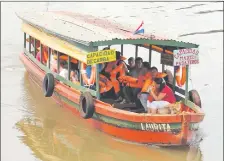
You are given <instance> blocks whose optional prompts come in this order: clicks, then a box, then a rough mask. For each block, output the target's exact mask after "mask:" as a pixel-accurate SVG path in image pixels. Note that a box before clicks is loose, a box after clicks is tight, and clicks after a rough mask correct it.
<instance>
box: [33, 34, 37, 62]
mask: <svg viewBox="0 0 225 161" xmlns="http://www.w3.org/2000/svg"><path fill="white" fill-rule="evenodd" d="M36 53H37V48H36V39H35V38H34V57H35V58H36Z"/></svg>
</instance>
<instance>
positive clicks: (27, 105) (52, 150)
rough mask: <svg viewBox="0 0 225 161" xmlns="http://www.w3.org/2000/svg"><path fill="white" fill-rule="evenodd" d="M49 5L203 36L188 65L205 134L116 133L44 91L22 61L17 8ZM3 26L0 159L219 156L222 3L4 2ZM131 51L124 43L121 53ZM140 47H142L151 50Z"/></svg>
mask: <svg viewBox="0 0 225 161" xmlns="http://www.w3.org/2000/svg"><path fill="white" fill-rule="evenodd" d="M46 10H67V11H75V12H81V13H87V14H91V15H94V16H100V17H104V18H107V19H110V20H113V21H117V22H120V23H123V24H127V25H130V26H131V27H132V28H134V30H135V28H136V27H137V26H138V25H139V24H140V23H141V21H142V20H143V21H144V23H145V31H147V32H151V33H154V34H156V35H159V36H162V37H166V38H171V39H178V40H181V41H187V42H193V43H197V44H200V64H198V65H193V66H191V72H190V75H191V81H190V83H189V85H190V87H191V88H195V89H197V90H198V91H199V93H200V96H201V99H202V106H203V109H204V111H205V113H206V116H205V119H204V121H203V122H202V123H201V129H200V131H201V132H200V134H199V135H200V136H201V137H203V141H201V142H200V144H199V145H198V146H191V147H190V148H158V147H154V146H142V145H138V144H133V143H129V142H124V141H120V140H118V139H115V138H113V137H111V136H108V135H106V134H104V133H102V132H99V131H97V130H95V129H93V128H92V127H89V125H88V124H86V123H85V121H84V120H82V119H80V118H77V117H76V116H74V115H73V114H71V113H70V111H68V110H66V109H64V108H62V107H60V106H58V105H57V104H56V103H55V102H54V101H53V100H52V99H51V98H44V96H43V94H42V90H41V89H39V88H38V87H37V86H36V84H34V83H33V82H32V81H31V80H30V79H28V77H27V73H26V72H25V69H24V67H23V64H22V63H21V62H20V61H19V54H20V53H21V52H22V50H23V33H22V32H21V29H20V28H21V26H20V25H21V21H20V20H19V19H18V18H17V17H16V15H15V12H19V11H46ZM1 34H2V35H1V36H2V37H1V78H2V82H1V94H2V99H1V141H2V142H1V147H2V148H1V150H2V151H1V152H2V155H1V160H3V161H15V160H16V161H36V160H44V161H48V160H54V161H56V160H57V161H58V160H61V161H67V160H68V161H69V160H71V161H72V160H73V161H75V160H77V161H89V160H91V161H99V160H107V161H108V160H109V161H119V160H132V161H191V160H193V161H194V160H198V161H200V160H204V161H212V160H216V161H222V158H223V141H222V140H223V76H222V72H223V3H220V2H195V3H194V2H176V3H175V2H173V3H168V2H154V3H153V2H145V3H127V2H126V3H124V2H118V3H113V2H110V3H109V2H107V3H106V2H104V3H103V2H101V3H98V2H93V3H80V2H73V3H72V2H71V3H58V2H50V3H46V2H32V3H31V2H26V3H25V2H23V3H22V2H17V3H16V2H14V3H8V2H7V3H6V2H4V3H2V4H1ZM134 51H135V50H134V48H132V47H126V48H125V49H124V52H125V56H126V55H127V56H130V54H134ZM139 52H140V53H143V55H147V52H148V51H145V50H144V49H140V50H139ZM144 53H146V54H144ZM128 54H129V55H128ZM153 55H154V56H153V65H157V66H158V67H159V69H161V68H160V66H159V62H160V58H159V55H157V54H153ZM143 58H144V59H147V58H148V57H147V56H146V57H145V56H144V57H143Z"/></svg>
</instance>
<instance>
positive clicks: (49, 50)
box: [48, 47, 51, 69]
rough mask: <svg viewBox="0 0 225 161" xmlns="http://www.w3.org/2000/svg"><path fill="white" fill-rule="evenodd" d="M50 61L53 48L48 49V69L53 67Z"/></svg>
mask: <svg viewBox="0 0 225 161" xmlns="http://www.w3.org/2000/svg"><path fill="white" fill-rule="evenodd" d="M50 60H51V48H50V47H48V68H49V69H50V67H51V65H50Z"/></svg>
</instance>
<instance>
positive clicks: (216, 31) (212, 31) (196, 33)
mask: <svg viewBox="0 0 225 161" xmlns="http://www.w3.org/2000/svg"><path fill="white" fill-rule="evenodd" d="M218 32H223V29H220V30H210V31H203V32H192V33H188V34H181V35H179V37H184V36H189V35H198V34H212V33H218Z"/></svg>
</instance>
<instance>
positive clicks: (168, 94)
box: [147, 78, 176, 114]
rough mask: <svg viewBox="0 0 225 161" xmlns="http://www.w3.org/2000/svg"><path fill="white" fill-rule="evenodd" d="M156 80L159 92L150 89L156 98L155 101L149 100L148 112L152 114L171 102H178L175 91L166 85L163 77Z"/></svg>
mask: <svg viewBox="0 0 225 161" xmlns="http://www.w3.org/2000/svg"><path fill="white" fill-rule="evenodd" d="M155 82H156V88H157V89H158V91H159V94H158V95H156V94H155V93H154V92H153V91H152V90H150V95H151V96H152V97H153V98H154V100H155V101H153V102H150V101H147V109H148V113H151V114H156V113H157V110H158V109H162V108H164V107H166V106H168V105H169V104H172V103H175V102H176V98H175V96H174V94H173V91H172V90H171V89H170V88H169V87H168V86H167V85H166V83H165V81H164V80H163V79H162V78H156V79H155Z"/></svg>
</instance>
